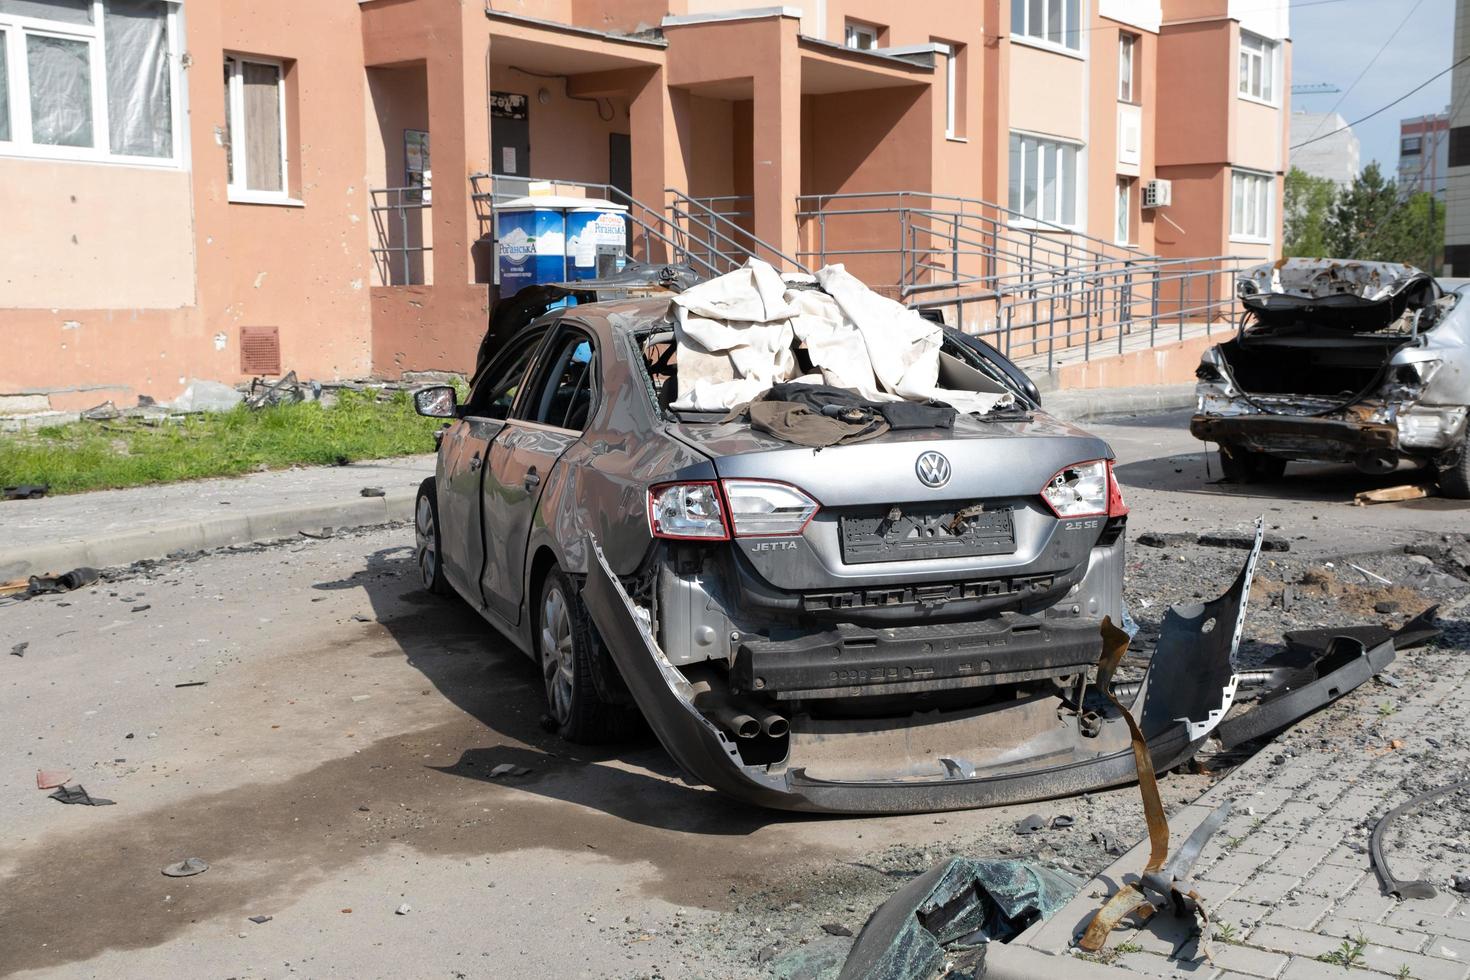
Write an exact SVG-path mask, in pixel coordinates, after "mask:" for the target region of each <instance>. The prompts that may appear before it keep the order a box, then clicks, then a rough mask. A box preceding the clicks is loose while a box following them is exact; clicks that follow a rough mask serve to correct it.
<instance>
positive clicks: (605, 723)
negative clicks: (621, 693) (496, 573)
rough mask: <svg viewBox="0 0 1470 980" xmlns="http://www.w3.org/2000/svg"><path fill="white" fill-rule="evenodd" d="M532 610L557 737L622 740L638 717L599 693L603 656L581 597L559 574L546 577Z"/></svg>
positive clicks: (549, 711)
mask: <svg viewBox="0 0 1470 980" xmlns="http://www.w3.org/2000/svg"><path fill="white" fill-rule="evenodd" d="M536 609H537V620H536V653H537V657H538V660H539V662H540V664H541V676H542V678H543V679H544V680H545V682H546V708H547V714H548V715H549V716H550V718H551V721H552V723H553V724H554V725H555V727H556V733H557V734H558V735H560V736H561V737H562V738H565V739H567V740H568V741H571V742H582V743H585V744H598V743H602V742H615V741H620V740H622V739H626V738H627V737H628V736H629V735H631V734H632V732H633V731H634V729H635V727H636V725H637V714H636V713H635V711H634V710H633V709H631V708H628V707H626V706H624V705H620V704H614V703H612V702H610V701H608V700H606V699H605V698H604V697H603V696H602V693H601V692H600V691H599V690H598V684H597V679H596V677H595V676H594V671H595V670H596V669H597V668H598V666H599V664H598V659H599V658H607V652H606V651H605V650H603V648H602V638H601V637H600V636H598V634H597V629H596V628H595V627H594V626H593V625H592V620H591V617H590V616H588V614H587V609H586V607H585V606H583V605H582V597H581V596H580V595H578V594H577V592H576V590H575V589H573V588H572V584H571V582H570V580H569V579H568V578H567V576H566V574H565V573H564V572H562V570H561V569H559V568H553V569H552V570H551V571H550V572H549V573H548V574H547V576H546V581H545V582H543V583H542V585H541V601H540V602H539V603H537V606H536ZM608 666H609V667H610V665H608ZM611 669H613V670H616V668H611Z"/></svg>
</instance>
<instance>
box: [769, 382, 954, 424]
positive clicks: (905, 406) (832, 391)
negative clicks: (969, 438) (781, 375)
mask: <svg viewBox="0 0 1470 980" xmlns="http://www.w3.org/2000/svg"><path fill="white" fill-rule="evenodd" d="M761 400H762V401H773V402H795V403H796V404H799V405H806V406H807V407H809V408H811V409H812V410H813V411H815V412H817V413H818V414H821V415H835V414H837V413H838V412H841V411H844V410H847V409H863V410H866V411H869V412H872V413H873V414H876V415H879V416H881V417H882V418H883V420H884V421H885V422H887V423H888V427H889V428H890V429H953V428H954V420H955V414H956V413H955V410H954V408H952V407H951V406H949V405H946V404H944V403H943V402H940V401H934V400H932V399H931V400H929V401H925V402H910V401H899V402H880V401H870V400H868V399H866V398H864V397H863V396H862V395H860V394H858V393H857V392H856V391H853V390H852V389H851V388H836V387H833V386H832V385H818V384H807V383H803V382H797V381H788V382H784V383H782V384H776V385H772V386H771V390H770V391H768V392H766V394H765V395H764V396H763V398H762V399H761Z"/></svg>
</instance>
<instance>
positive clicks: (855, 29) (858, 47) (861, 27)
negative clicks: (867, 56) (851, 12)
mask: <svg viewBox="0 0 1470 980" xmlns="http://www.w3.org/2000/svg"><path fill="white" fill-rule="evenodd" d="M880 33H881V31H880V30H879V29H878V27H877V25H875V24H865V23H863V22H862V21H860V20H849V21H847V22H845V23H844V25H843V29H842V43H843V45H844V46H845V47H849V48H851V49H852V50H854V51H876V50H878V35H879V34H880ZM863 38H867V39H868V41H870V42H871V43H869V44H868V45H866V46H864V45H862V44H859V43H857V42H858V41H860V40H862V39H863Z"/></svg>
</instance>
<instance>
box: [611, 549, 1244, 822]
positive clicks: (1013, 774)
mask: <svg viewBox="0 0 1470 980" xmlns="http://www.w3.org/2000/svg"><path fill="white" fill-rule="evenodd" d="M588 544H589V550H590V551H591V553H592V554H593V555H594V556H595V557H596V561H595V562H593V563H592V566H591V568H590V569H589V573H588V576H587V580H586V583H585V585H584V586H583V592H582V595H583V599H584V600H585V602H586V604H587V608H588V610H589V611H590V613H591V615H592V618H593V621H594V622H595V623H596V625H597V628H598V630H599V631H600V633H601V634H602V638H603V640H604V642H605V643H606V644H607V648H608V650H609V652H610V653H611V655H612V657H613V659H614V660H615V661H616V663H617V665H618V668H619V669H620V670H621V672H622V675H623V679H624V681H625V682H626V683H627V685H628V688H629V690H630V691H631V692H632V694H633V697H634V699H635V700H636V701H637V702H638V705H639V707H640V708H641V709H642V711H643V714H644V716H645V717H646V718H647V720H648V723H649V725H650V726H651V727H652V728H653V731H654V733H655V734H656V735H657V736H658V739H659V741H660V742H661V743H662V744H663V746H664V749H665V750H666V751H667V752H668V753H669V755H670V756H672V757H673V759H674V761H675V762H677V763H678V764H679V766H680V767H681V768H682V769H683V770H684V771H685V772H686V773H687V774H688V775H689V776H690V777H692V778H694V779H696V780H699V781H702V782H704V783H706V784H708V785H709V786H711V787H713V788H714V789H717V790H720V791H721V792H724V793H727V794H729V795H731V796H734V797H737V798H738V799H741V800H744V801H746V802H748V803H753V804H757V805H760V806H767V807H774V808H777V809H785V810H803V811H810V812H824V813H914V812H923V811H934V810H955V809H966V808H971V807H980V806H996V805H1000V804H1006V803H1017V802H1023V801H1028V800H1040V799H1049V798H1053V797H1059V796H1067V795H1072V794H1075V793H1080V792H1085V791H1088V790H1095V789H1101V788H1105V787H1109V786H1118V785H1123V784H1126V783H1129V782H1131V781H1133V780H1134V778H1135V776H1136V772H1137V768H1136V764H1135V761H1134V758H1133V750H1132V747H1131V739H1130V736H1129V733H1128V730H1127V723H1126V720H1125V718H1124V717H1123V716H1122V715H1121V714H1118V713H1116V712H1110V713H1109V715H1108V716H1107V717H1106V718H1104V720H1103V722H1102V731H1101V732H1100V733H1099V734H1098V735H1097V736H1096V737H1094V738H1086V737H1083V736H1082V735H1081V734H1080V732H1078V730H1077V726H1076V725H1070V726H1068V727H1065V728H1054V729H1053V730H1050V731H1047V732H1044V733H1042V734H1041V735H1039V736H1038V737H1036V738H1034V739H1032V740H1031V741H1029V742H1027V743H1025V744H1022V745H1016V746H1011V747H1009V748H1008V749H1006V750H1005V751H996V750H994V749H993V747H991V746H987V745H977V744H961V745H955V746H954V747H953V749H952V751H949V752H947V756H948V757H946V758H944V759H943V760H942V761H943V762H945V766H944V770H945V772H946V775H942V776H933V775H925V776H914V775H911V774H908V773H894V774H892V775H890V776H887V777H883V776H882V774H877V775H869V776H865V777H863V778H853V779H847V778H841V779H839V778H821V777H819V776H815V775H810V774H809V770H810V765H809V764H804V763H803V760H802V759H801V758H798V757H795V755H796V754H795V752H793V757H790V758H788V759H787V760H786V762H785V763H784V764H782V765H777V766H760V765H746V764H744V763H743V762H742V760H741V757H740V753H739V751H738V750H737V748H736V746H735V744H734V743H733V742H732V741H731V740H730V739H729V738H727V737H726V736H725V735H724V733H722V732H721V731H720V730H719V729H718V728H717V727H716V726H715V725H714V724H713V723H711V722H710V721H709V720H708V719H706V718H705V717H704V716H703V715H702V714H700V713H699V711H698V710H696V709H695V707H694V705H693V703H692V698H693V690H692V688H691V687H690V685H689V682H688V681H687V680H686V679H685V677H684V675H683V674H681V673H680V672H679V670H678V669H677V668H675V667H674V666H673V664H672V663H670V661H669V659H668V657H667V656H665V655H664V652H663V651H662V650H661V649H660V648H659V646H658V644H657V642H656V641H655V639H654V637H653V634H652V632H651V631H650V629H649V626H648V624H647V623H646V622H645V621H644V619H643V618H642V617H640V616H639V615H638V613H637V611H635V608H634V606H633V604H632V602H631V600H630V599H629V598H628V594H627V592H626V591H625V590H624V589H623V586H622V583H621V582H619V580H618V578H617V576H616V575H614V574H613V572H612V570H611V569H610V568H609V567H608V564H607V559H606V558H605V557H604V555H603V553H602V549H601V547H600V546H599V545H598V542H597V540H596V538H595V537H592V536H589V542H588ZM1259 554H1260V535H1259V531H1258V533H1257V538H1256V545H1255V547H1254V548H1253V549H1252V550H1251V552H1250V556H1249V557H1248V559H1247V560H1246V563H1245V566H1244V567H1243V568H1242V569H1241V572H1240V575H1239V576H1238V577H1237V579H1236V581H1235V584H1234V585H1233V586H1232V587H1231V588H1230V590H1229V591H1228V592H1226V593H1225V594H1224V595H1223V596H1221V597H1220V598H1218V599H1215V600H1213V601H1212V602H1208V603H1201V604H1197V605H1191V606H1181V607H1175V608H1173V609H1171V610H1169V612H1168V613H1167V614H1166V616H1165V619H1164V623H1163V629H1162V631H1161V636H1160V640H1159V645H1158V649H1157V651H1156V653H1155V655H1154V657H1153V660H1152V662H1151V663H1150V665H1149V668H1148V671H1147V673H1146V674H1145V676H1144V679H1143V682H1142V689H1141V692H1140V694H1139V696H1138V699H1137V700H1136V701H1135V702H1134V711H1135V712H1137V713H1138V714H1139V726H1140V728H1141V729H1142V732H1143V735H1144V738H1145V740H1146V741H1147V743H1148V749H1149V753H1150V755H1151V757H1152V759H1153V763H1154V766H1155V767H1156V768H1157V769H1168V768H1170V767H1172V766H1175V765H1178V764H1179V763H1180V762H1183V761H1184V760H1185V759H1187V758H1189V757H1190V755H1192V754H1193V752H1194V751H1195V750H1196V749H1197V748H1198V747H1199V744H1200V743H1201V742H1202V741H1203V740H1204V739H1205V737H1206V736H1207V735H1208V734H1209V732H1210V731H1211V730H1212V729H1213V728H1214V726H1215V725H1217V724H1219V721H1220V719H1221V718H1222V717H1223V716H1224V714H1225V712H1226V711H1227V710H1229V708H1230V705H1231V703H1232V701H1233V699H1234V696H1235V685H1236V676H1235V674H1234V671H1233V667H1232V665H1231V660H1232V656H1233V654H1234V651H1235V649H1236V646H1237V645H1238V643H1239V639H1240V629H1241V624H1242V622H1243V620H1244V614H1245V604H1246V601H1247V598H1248V594H1249V591H1250V583H1251V578H1252V576H1253V575H1254V571H1255V564H1256V560H1257V557H1258V556H1259ZM1139 705H1142V707H1141V709H1140V708H1139ZM1025 710H1027V709H1025V708H1022V707H1018V708H1010V707H1005V708H1002V709H1000V711H1001V714H1002V720H1003V719H1004V715H1005V713H1006V712H1011V711H1025ZM925 723H926V719H925V718H923V717H922V716H918V715H915V716H912V717H911V719H895V720H894V721H893V723H892V726H891V728H892V730H895V731H898V732H907V731H910V730H917V729H919V728H920V727H921V726H922V725H924V724H925ZM931 727H932V726H931ZM941 727H942V726H941ZM805 737H807V738H810V739H811V741H809V742H802V741H801V739H802V738H803V733H802V732H801V731H800V729H799V723H798V720H797V719H793V720H792V736H791V738H792V744H793V745H797V744H803V745H811V744H822V743H826V744H828V745H831V744H833V743H834V742H835V743H836V744H837V745H838V746H844V747H845V744H851V745H852V751H853V752H854V753H861V752H862V748H861V745H862V744H863V743H862V742H861V736H860V735H857V734H852V735H849V736H847V737H848V738H850V739H851V742H850V743H843V741H842V740H843V738H844V734H842V733H837V734H833V733H830V732H825V733H821V734H817V735H807V736H805ZM965 756H970V757H971V761H967V760H966V759H965Z"/></svg>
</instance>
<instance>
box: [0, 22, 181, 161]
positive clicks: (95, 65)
mask: <svg viewBox="0 0 1470 980" xmlns="http://www.w3.org/2000/svg"><path fill="white" fill-rule="evenodd" d="M167 3H168V25H167V29H168V71H169V128H170V130H171V133H172V136H173V148H172V151H171V152H170V154H169V156H167V157H140V156H133V155H131V154H126V153H113V152H112V148H111V147H112V128H111V126H109V124H108V118H107V37H106V31H105V30H104V29H103V28H104V19H103V15H104V13H105V7H106V4H105V2H104V0H92V23H90V24H69V23H66V22H65V21H57V20H47V19H45V18H41V17H21V16H19V15H16V14H6V13H0V35H3V40H0V43H3V44H4V45H5V67H6V71H7V73H8V76H9V78H8V80H9V83H10V84H9V86H8V89H9V98H10V105H9V111H10V139H9V140H7V141H0V157H20V158H23V159H32V160H73V161H78V162H83V163H109V164H123V165H127V166H136V167H152V168H156V169H164V170H177V169H179V168H181V167H182V166H183V165H184V147H185V140H184V118H185V117H184V111H183V103H184V85H183V73H182V72H181V71H180V58H179V41H180V33H181V29H182V23H181V17H180V10H179V4H180V0H167ZM30 35H37V36H41V37H55V38H63V39H66V40H69V41H84V42H86V44H87V47H88V51H87V58H88V73H89V75H90V81H91V85H92V145H91V146H57V145H53V144H50V143H35V142H32V132H31V79H30V61H29V58H28V57H27V54H26V37H27V36H30Z"/></svg>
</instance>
